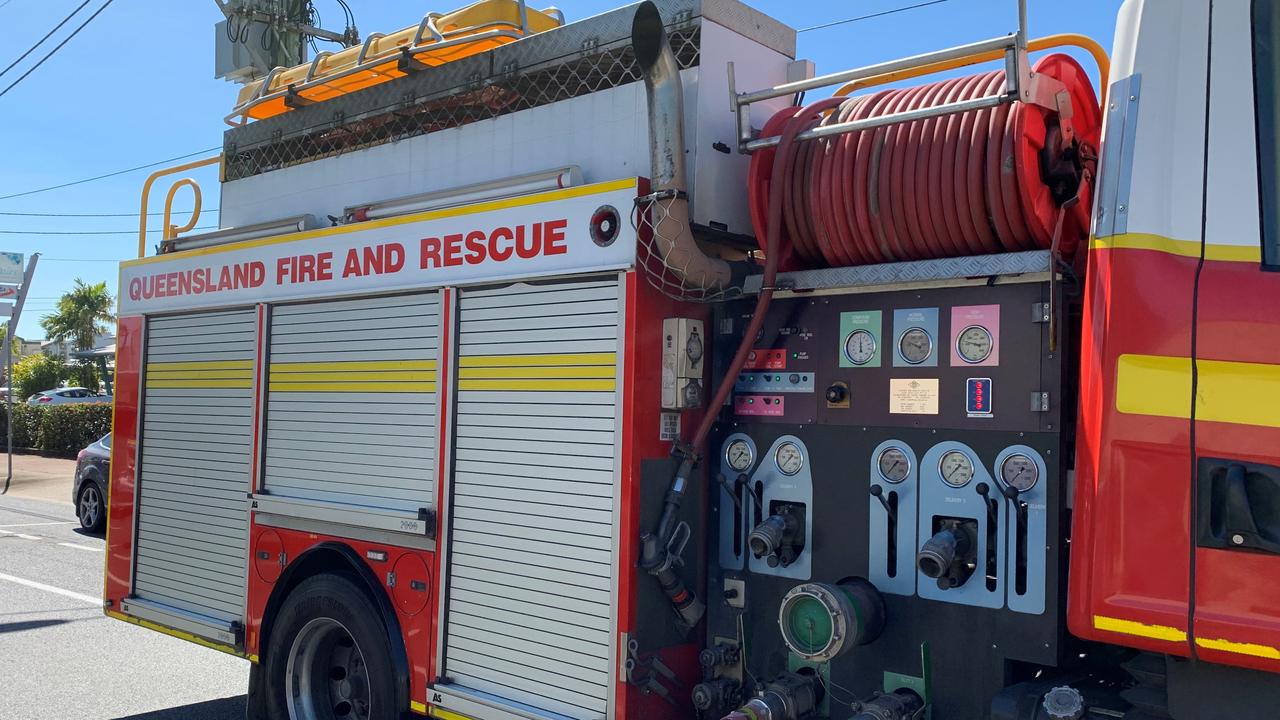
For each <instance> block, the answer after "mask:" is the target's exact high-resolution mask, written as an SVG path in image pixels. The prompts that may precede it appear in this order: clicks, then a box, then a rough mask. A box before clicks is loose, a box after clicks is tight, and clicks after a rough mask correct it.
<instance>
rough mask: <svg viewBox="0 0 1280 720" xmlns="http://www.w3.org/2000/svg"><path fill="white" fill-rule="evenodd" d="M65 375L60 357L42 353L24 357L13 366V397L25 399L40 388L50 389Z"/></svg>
mask: <svg viewBox="0 0 1280 720" xmlns="http://www.w3.org/2000/svg"><path fill="white" fill-rule="evenodd" d="M66 375H67V368H66V366H65V365H63V364H62V358H56V357H54V356H52V355H46V354H44V353H41V354H39V355H30V356H28V357H24V358H22V359H21V360H19V361H18V362H17V364H16V365H14V366H13V387H14V389H15V392H14V396H13V399H14V400H25V399H27V398H28V397H31V396H32V395H35V394H36V393H38V392H40V391H41V390H52V389H53V388H56V387H58V383H60V382H62V380H63V379H64V378H65V377H66Z"/></svg>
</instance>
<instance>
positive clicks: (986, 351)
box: [709, 282, 1072, 717]
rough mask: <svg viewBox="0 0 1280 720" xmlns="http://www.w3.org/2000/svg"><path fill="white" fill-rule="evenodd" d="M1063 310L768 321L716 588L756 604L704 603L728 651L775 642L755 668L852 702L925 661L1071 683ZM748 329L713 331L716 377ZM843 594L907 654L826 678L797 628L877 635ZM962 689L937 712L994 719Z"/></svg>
mask: <svg viewBox="0 0 1280 720" xmlns="http://www.w3.org/2000/svg"><path fill="white" fill-rule="evenodd" d="M1050 292H1051V288H1050V286H1049V284H1048V283H1045V282H1014V283H1007V284H993V285H988V284H972V285H969V286H964V287H936V288H921V289H918V290H895V291H893V292H865V291H860V290H859V289H851V290H850V291H849V292H847V293H839V292H834V293H830V294H823V295H815V296H811V297H805V296H803V295H800V294H798V293H797V294H794V295H791V296H787V297H778V298H775V299H774V301H773V302H772V304H771V306H770V308H769V310H768V314H767V315H766V317H765V318H764V321H763V330H762V331H761V333H760V334H759V335H758V336H757V337H756V338H754V352H753V355H752V356H751V357H749V358H748V361H747V364H746V367H744V368H743V369H742V370H741V371H740V372H738V373H737V374H736V375H735V377H734V379H733V393H732V398H731V401H730V402H729V403H728V404H727V406H726V407H724V408H721V409H720V422H719V424H718V425H717V432H716V435H715V436H714V439H713V445H712V447H713V448H716V449H717V451H718V454H719V462H718V465H717V467H715V468H714V469H713V470H712V471H711V472H713V473H715V479H716V481H717V482H716V483H715V484H714V487H716V488H717V489H716V490H715V492H716V493H717V495H718V502H716V503H715V504H714V507H715V508H716V509H717V527H716V529H715V531H714V533H713V535H712V537H711V538H710V539H709V540H710V541H711V543H712V545H713V546H714V547H715V550H714V552H713V553H712V557H714V558H716V559H717V561H718V563H717V564H718V570H719V572H720V573H721V578H720V579H719V580H717V581H715V582H728V581H732V582H733V583H735V587H741V590H740V592H739V593H738V594H736V595H735V598H736V599H735V602H736V603H737V606H736V607H730V606H729V605H727V604H726V603H716V602H711V603H709V618H710V628H711V629H710V632H711V633H712V634H713V635H721V636H733V635H734V633H735V632H736V628H737V627H738V623H743V624H744V625H749V626H751V627H753V628H765V627H778V628H779V631H778V632H775V633H761V632H759V631H757V632H756V633H755V634H754V635H753V643H755V645H756V648H757V649H756V650H755V651H754V652H753V653H752V656H753V657H772V656H774V653H778V654H779V655H778V656H779V657H786V658H789V659H788V661H787V666H786V667H787V668H788V669H789V670H791V671H795V670H796V668H798V667H804V666H806V665H807V664H814V663H816V667H817V669H818V671H819V672H822V673H829V674H830V680H831V683H832V685H833V686H840V687H848V688H849V690H850V691H851V692H852V693H853V694H855V695H856V694H864V693H870V692H873V691H876V690H880V689H882V688H880V687H877V686H875V685H874V683H873V682H872V680H874V679H875V678H877V677H881V678H884V677H889V676H892V677H894V678H899V679H900V678H901V677H906V676H918V675H919V674H920V672H921V671H920V658H921V654H920V648H921V647H922V646H924V645H927V646H928V648H929V653H930V655H931V656H932V657H933V658H934V662H935V663H947V664H948V665H949V666H955V667H960V666H963V664H964V663H965V658H966V657H967V655H966V654H967V653H968V652H969V650H970V649H971V648H972V647H973V645H974V643H983V645H984V647H986V646H990V644H991V643H992V642H996V643H997V645H998V646H999V647H998V648H997V653H998V654H999V653H1003V655H1004V657H1005V658H1006V659H1009V660H1011V661H1024V662H1044V663H1053V662H1056V661H1057V659H1058V657H1057V655H1058V653H1059V646H1058V643H1059V636H1058V628H1059V627H1060V623H1059V622H1058V613H1059V610H1060V609H1059V607H1058V606H1057V605H1056V603H1053V602H1051V601H1049V600H1048V599H1050V598H1054V597H1057V596H1058V588H1059V586H1060V585H1061V583H1062V582H1064V576H1063V573H1064V572H1065V563H1064V562H1063V560H1062V558H1063V557H1064V548H1062V547H1058V546H1057V545H1055V544H1054V540H1053V539H1054V538H1059V537H1061V534H1060V532H1059V527H1060V525H1061V523H1062V522H1063V521H1064V520H1063V512H1064V510H1063V508H1064V501H1063V498H1064V497H1065V483H1064V481H1063V478H1064V477H1065V475H1066V473H1067V471H1068V468H1066V467H1064V466H1063V458H1064V455H1065V454H1064V452H1063V448H1064V445H1063V434H1062V418H1061V417H1060V415H1061V412H1060V410H1059V408H1060V407H1061V403H1062V396H1061V394H1062V387H1061V385H1060V382H1061V380H1060V378H1062V377H1063V375H1064V372H1063V368H1061V367H1060V366H1059V363H1060V358H1061V357H1063V356H1065V353H1064V350H1063V348H1064V347H1065V346H1067V345H1069V344H1070V343H1071V342H1072V338H1068V337H1060V338H1058V341H1057V345H1056V349H1053V350H1051V347H1050V342H1049V332H1050V323H1048V322H1046V321H1045V308H1046V307H1053V306H1054V305H1055V304H1054V303H1052V302H1050V297H1049V293H1050ZM753 307H754V302H753V301H752V299H750V298H747V299H744V300H743V301H741V302H739V303H732V304H728V305H726V306H725V307H724V308H722V310H721V316H720V317H719V318H717V319H716V322H715V324H714V326H711V327H715V328H716V333H717V334H716V337H715V348H716V352H715V353H714V358H713V359H714V361H715V362H716V363H719V364H720V368H721V369H722V368H723V364H724V363H726V362H727V359H728V358H729V357H730V356H731V355H732V352H733V350H735V349H736V348H737V346H738V343H739V342H740V340H741V337H740V336H739V335H738V334H736V333H740V332H741V331H742V328H745V327H746V326H747V323H748V321H749V320H750V317H751V316H750V313H751V312H752V309H753ZM1064 326H1066V325H1065V324H1060V325H1059V327H1064ZM1066 374H1070V372H1069V371H1068V372H1067V373H1066ZM717 375H720V373H719V372H717V373H713V376H717ZM1033 399H1034V400H1035V402H1032V400H1033ZM1045 399H1047V402H1045ZM739 583H740V585H738V584H739ZM806 583H808V584H806ZM814 588H819V589H822V590H823V592H818V591H817V590H814ZM832 588H834V590H832ZM848 588H858V593H860V594H859V595H858V597H859V600H858V601H859V602H865V603H867V605H866V607H867V608H875V612H876V613H879V612H880V610H879V608H881V607H883V609H884V611H883V617H884V618H886V620H885V624H884V627H883V629H882V630H881V631H880V632H881V634H882V636H884V635H893V636H895V641H894V642H893V643H887V644H886V643H875V645H874V647H875V648H877V649H872V648H870V647H868V648H864V647H862V646H860V645H850V646H841V651H840V653H839V654H841V655H842V658H841V660H840V661H839V662H830V661H827V660H823V661H816V660H814V658H815V657H819V658H820V657H822V656H823V655H824V653H826V651H824V652H818V653H814V652H810V650H809V649H807V648H809V647H810V645H813V646H814V647H817V646H821V647H823V648H826V647H827V646H828V645H831V644H832V643H831V642H826V643H825V644H824V642H818V641H815V642H814V643H805V642H800V640H797V637H799V636H798V635H797V633H799V632H800V631H801V630H802V629H803V628H800V627H798V626H797V627H792V624H791V622H792V620H795V621H796V622H800V621H801V620H804V619H805V618H809V620H812V619H813V618H814V617H819V616H820V617H822V618H826V617H827V616H830V617H832V618H836V617H842V616H844V615H848V617H852V618H856V617H861V615H860V614H859V613H856V612H855V613H853V614H852V615H849V614H848V613H847V612H845V611H846V610H848V608H847V607H845V605H846V603H845V600H846V599H847V597H848V596H849V595H850V593H849V592H847V591H846V589H848ZM815 598H817V600H815ZM823 598H825V600H822V599H823ZM819 600H822V601H821V602H820V601H819ZM828 606H829V607H828ZM802 610H803V612H801V611H802ZM819 611H821V612H819ZM797 618H798V620H797ZM809 620H804V621H805V622H809ZM780 622H781V623H782V625H781V626H778V623H780ZM823 627H826V626H825V625H823ZM886 647H887V648H891V649H890V650H885V649H884V648H886ZM797 648H800V649H801V650H803V652H797ZM762 650H763V652H762ZM826 654H832V655H834V654H835V653H826ZM849 668H856V669H857V671H856V672H854V671H853V670H850V669H849ZM747 669H748V670H749V671H750V672H752V673H753V674H759V675H765V676H767V675H770V674H772V673H776V672H777V668H775V667H772V666H770V667H763V666H761V667H749V668H747ZM962 675H963V674H960V676H962ZM960 676H957V675H955V674H952V675H948V676H946V677H942V676H937V675H935V677H934V680H933V682H934V683H935V684H938V683H941V684H950V683H955V684H956V686H955V687H950V688H947V689H946V692H945V693H938V696H942V695H944V694H945V695H946V696H948V697H955V698H959V699H960V704H958V705H957V708H958V707H961V706H963V703H964V702H970V701H971V702H974V703H976V702H979V700H978V697H977V695H978V693H980V692H981V689H980V688H968V687H966V686H964V683H963V679H962V677H960ZM886 682H887V680H886ZM895 682H896V681H895ZM970 693H972V694H973V695H974V697H973V698H970V699H969V700H965V699H964V698H965V697H966V696H967V694H970ZM946 710H947V708H943V707H937V708H935V709H934V712H935V713H938V712H941V713H942V714H943V716H947V717H949V716H950V715H948V714H947V713H946ZM959 716H961V715H957V717H959Z"/></svg>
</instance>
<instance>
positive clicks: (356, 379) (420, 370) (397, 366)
mask: <svg viewBox="0 0 1280 720" xmlns="http://www.w3.org/2000/svg"><path fill="white" fill-rule="evenodd" d="M267 383H268V384H267V387H268V389H269V390H270V391H271V392H338V393H348V392H372V393H431V392H435V391H436V361H435V360H351V361H339V362H294V363H271V369H270V376H269V378H268V381H267Z"/></svg>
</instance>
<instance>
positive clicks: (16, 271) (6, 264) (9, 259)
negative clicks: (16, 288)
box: [0, 251, 24, 297]
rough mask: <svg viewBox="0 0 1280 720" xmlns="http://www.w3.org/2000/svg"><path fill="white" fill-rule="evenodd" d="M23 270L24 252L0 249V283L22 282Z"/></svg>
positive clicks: (14, 283)
mask: <svg viewBox="0 0 1280 720" xmlns="http://www.w3.org/2000/svg"><path fill="white" fill-rule="evenodd" d="M23 270H24V268H23V267H22V253H15V252H3V251H0V283H8V284H10V285H20V284H22V275H23ZM0 297H7V296H0Z"/></svg>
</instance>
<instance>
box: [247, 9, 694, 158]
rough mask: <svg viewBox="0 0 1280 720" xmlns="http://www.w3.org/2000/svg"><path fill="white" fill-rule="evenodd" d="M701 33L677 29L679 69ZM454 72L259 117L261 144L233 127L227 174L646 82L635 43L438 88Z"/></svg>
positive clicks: (438, 71)
mask: <svg viewBox="0 0 1280 720" xmlns="http://www.w3.org/2000/svg"><path fill="white" fill-rule="evenodd" d="M700 35H701V32H700V26H699V25H692V26H690V27H687V28H681V29H679V30H675V31H673V32H672V33H671V35H670V41H671V46H672V49H673V50H674V51H675V53H676V60H677V62H678V64H679V65H680V67H681V68H689V67H695V66H697V65H698V59H699V43H700ZM517 44H518V43H517ZM464 62H465V61H459V64H462V63H464ZM450 72H453V71H452V69H451V68H449V66H448V65H446V66H442V67H441V68H433V69H432V70H430V71H424V72H423V73H421V75H422V76H423V77H419V76H416V75H414V76H409V77H405V78H399V79H398V80H395V81H392V82H388V83H383V84H381V85H376V86H374V87H370V88H366V89H364V90H360V91H357V92H356V93H352V94H351V95H349V96H347V97H345V98H339V99H337V100H334V101H329V102H328V103H322V104H317V105H315V106H312V107H308V108H302V110H301V111H300V112H293V113H288V114H287V115H285V116H280V117H279V118H268V119H266V120H262V121H259V122H258V123H254V125H266V126H270V127H273V128H275V129H274V130H273V131H272V134H271V137H270V138H268V139H266V140H264V141H261V142H257V143H252V144H241V143H237V142H235V140H234V138H235V137H236V136H237V134H238V133H237V131H236V130H232V131H230V132H229V133H228V140H227V142H226V144H225V147H224V156H225V158H226V159H225V165H224V168H225V169H224V174H225V179H226V180H228V181H229V180H238V179H241V178H246V177H251V176H253V175H258V174H260V173H264V172H269V171H271V170H276V169H279V168H284V167H289V166H291V165H297V164H299V163H303V162H309V161H312V160H318V159H321V158H325V157H331V156H335V155H340V154H343V153H348V152H352V151H355V150H360V149H365V148H370V147H375V146H378V145H383V144H385V143H390V142H396V141H399V140H405V139H408V138H411V137H416V136H419V135H425V134H427V133H432V132H437V131H440V130H447V129H449V128H456V127H460V126H463V125H467V124H470V123H473V122H479V121H482V120H489V119H492V118H496V117H500V116H502V115H508V114H510V113H514V112H519V111H521V110H528V109H530V108H535V107H541V106H544V105H549V104H551V103H555V102H559V101H561V100H568V99H570V98H575V97H579V96H582V95H588V94H590V93H594V92H599V91H602V90H607V89H609V88H614V87H620V86H622V85H627V84H630V83H633V82H639V81H640V80H642V79H643V72H642V71H641V69H640V65H639V63H637V62H636V55H635V51H634V49H633V48H632V47H631V45H630V44H629V43H627V44H619V45H612V46H605V47H601V48H600V49H599V51H598V52H593V53H590V54H579V55H575V56H573V57H570V58H561V59H558V60H556V61H554V62H551V63H542V64H540V65H538V66H534V67H531V68H528V69H521V70H520V71H519V72H512V73H509V74H497V75H494V76H493V77H489V78H485V79H483V80H481V79H480V78H479V77H475V78H474V79H472V80H471V81H470V82H464V84H462V85H458V84H457V83H452V84H451V86H449V87H440V86H439V84H438V82H439V81H441V80H445V79H446V76H448V77H456V76H452V75H449V73H450ZM458 72H461V71H458ZM433 74H434V77H433ZM288 116H296V117H293V118H290V117H288ZM277 121H278V122H277ZM263 129H264V130H265V128H263ZM255 131H258V130H257V129H255Z"/></svg>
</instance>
